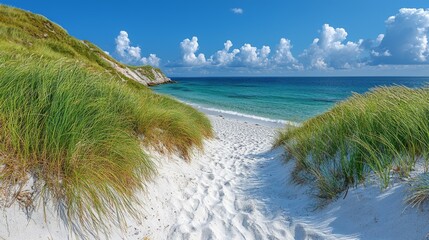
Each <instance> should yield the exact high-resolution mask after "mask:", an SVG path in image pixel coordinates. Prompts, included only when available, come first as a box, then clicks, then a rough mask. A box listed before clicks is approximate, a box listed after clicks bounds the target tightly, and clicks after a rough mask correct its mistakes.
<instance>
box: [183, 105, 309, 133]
mask: <svg viewBox="0 0 429 240" xmlns="http://www.w3.org/2000/svg"><path fill="white" fill-rule="evenodd" d="M184 103H186V104H188V105H191V106H193V107H195V108H197V109H200V110H202V111H203V112H204V110H205V111H209V112H215V113H222V114H228V115H232V116H236V117H242V118H248V119H253V120H258V121H264V122H270V123H278V124H284V125H292V126H297V127H298V126H300V125H301V124H300V123H297V122H293V121H287V120H281V119H271V118H266V117H261V116H256V115H251V114H246V113H239V112H235V111H230V110H223V109H218V108H212V107H203V106H200V105H198V104H195V103H189V102H184Z"/></svg>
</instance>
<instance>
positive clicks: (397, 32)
mask: <svg viewBox="0 0 429 240" xmlns="http://www.w3.org/2000/svg"><path fill="white" fill-rule="evenodd" d="M428 31H429V9H421V8H420V9H416V8H402V9H400V10H399V13H397V14H396V15H395V16H391V17H389V18H388V19H387V20H386V33H385V34H384V35H383V37H382V38H381V37H380V38H381V39H380V44H379V46H378V47H376V48H375V49H373V50H372V52H371V55H372V57H373V61H374V64H427V63H429V45H428Z"/></svg>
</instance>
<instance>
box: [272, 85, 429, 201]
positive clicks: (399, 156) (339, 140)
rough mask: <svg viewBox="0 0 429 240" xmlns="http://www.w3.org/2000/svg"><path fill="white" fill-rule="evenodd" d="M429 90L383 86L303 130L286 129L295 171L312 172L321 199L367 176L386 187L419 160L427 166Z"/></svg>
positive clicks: (284, 140) (282, 138) (283, 138)
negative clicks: (392, 179)
mask: <svg viewBox="0 0 429 240" xmlns="http://www.w3.org/2000/svg"><path fill="white" fill-rule="evenodd" d="M428 99H429V89H428V88H419V89H410V88H407V87H402V86H395V87H379V88H375V89H372V90H371V91H370V92H368V93H366V94H363V95H360V94H354V95H353V96H352V97H350V98H349V99H347V100H346V101H343V102H341V103H339V104H337V105H336V106H334V107H333V108H332V109H331V110H330V111H328V112H326V113H324V114H322V115H319V116H317V117H315V118H312V119H310V120H308V121H306V122H304V123H303V124H302V126H300V127H295V128H288V129H286V130H284V131H282V132H281V133H280V134H279V136H278V138H277V142H276V145H284V146H285V147H286V150H287V151H288V152H289V153H290V154H291V155H292V156H293V157H294V158H295V159H296V161H297V163H296V164H297V169H298V170H297V171H305V172H307V173H309V174H308V175H309V176H311V178H312V179H313V180H315V181H316V184H317V185H318V187H319V190H320V193H321V196H322V197H326V198H333V197H335V196H337V194H338V193H340V192H341V191H343V190H345V189H346V188H347V187H349V186H353V185H356V184H358V183H360V182H362V181H363V180H364V179H365V177H366V176H367V175H368V173H369V172H374V173H375V174H376V175H377V176H378V177H379V178H380V180H381V187H383V188H384V187H387V186H388V184H389V181H390V177H391V175H392V172H393V171H392V170H393V169H395V171H396V172H398V173H399V174H400V175H402V176H403V177H407V176H408V175H409V173H410V171H412V169H413V167H414V165H415V162H416V161H417V159H420V158H423V159H424V160H425V162H426V164H427V163H428V154H429V121H428V119H429V100H428Z"/></svg>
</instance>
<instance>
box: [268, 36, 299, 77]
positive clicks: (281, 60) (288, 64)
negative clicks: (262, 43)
mask: <svg viewBox="0 0 429 240" xmlns="http://www.w3.org/2000/svg"><path fill="white" fill-rule="evenodd" d="M291 49H292V44H291V42H290V40H289V39H286V38H281V39H280V43H279V45H278V46H277V50H276V53H275V55H274V56H273V63H274V64H275V65H276V66H277V67H281V68H288V69H299V68H301V66H300V64H299V63H298V61H297V60H296V59H295V57H294V56H293V54H292V52H291Z"/></svg>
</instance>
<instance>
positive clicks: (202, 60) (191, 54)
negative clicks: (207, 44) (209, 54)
mask: <svg viewBox="0 0 429 240" xmlns="http://www.w3.org/2000/svg"><path fill="white" fill-rule="evenodd" d="M180 47H181V48H182V52H183V57H182V58H183V63H184V64H185V65H189V66H196V65H204V64H206V62H207V61H206V57H205V56H204V54H203V53H200V54H198V55H196V54H195V53H196V52H197V51H198V47H199V44H198V38H197V37H195V36H194V37H192V39H189V38H186V39H185V40H183V41H182V42H181V43H180Z"/></svg>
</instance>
